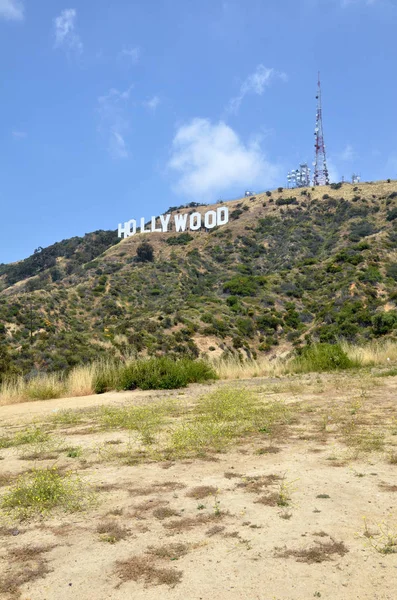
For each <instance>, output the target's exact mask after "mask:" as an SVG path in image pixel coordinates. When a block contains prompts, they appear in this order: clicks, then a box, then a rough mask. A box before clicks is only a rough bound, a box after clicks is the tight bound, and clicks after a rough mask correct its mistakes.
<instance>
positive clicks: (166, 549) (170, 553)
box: [148, 543, 189, 560]
mask: <svg viewBox="0 0 397 600" xmlns="http://www.w3.org/2000/svg"><path fill="white" fill-rule="evenodd" d="M188 552H189V546H188V545H187V544H181V543H176V544H166V545H165V546H158V547H157V548H151V547H149V549H148V554H151V555H152V556H155V557H156V558H162V559H164V560H178V558H181V557H182V556H186V554H187V553H188Z"/></svg>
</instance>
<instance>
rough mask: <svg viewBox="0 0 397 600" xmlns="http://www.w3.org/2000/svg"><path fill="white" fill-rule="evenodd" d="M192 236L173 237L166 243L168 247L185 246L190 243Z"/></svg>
mask: <svg viewBox="0 0 397 600" xmlns="http://www.w3.org/2000/svg"><path fill="white" fill-rule="evenodd" d="M192 239H193V236H192V235H190V233H181V235H173V236H171V237H169V238H168V239H167V240H166V242H167V244H169V245H170V246H186V244H188V243H189V242H191V241H192Z"/></svg>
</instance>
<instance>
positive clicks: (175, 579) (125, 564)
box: [116, 556, 182, 587]
mask: <svg viewBox="0 0 397 600" xmlns="http://www.w3.org/2000/svg"><path fill="white" fill-rule="evenodd" d="M116 574H117V575H118V577H119V578H120V579H121V582H122V583H125V582H126V581H136V582H138V581H143V582H144V584H145V585H147V586H154V585H168V586H169V587H175V586H176V585H177V584H178V583H180V582H181V580H182V571H177V570H176V569H165V568H159V567H156V566H154V565H153V557H152V556H132V557H131V558H129V559H127V560H122V561H118V562H117V563H116ZM120 585H121V584H120Z"/></svg>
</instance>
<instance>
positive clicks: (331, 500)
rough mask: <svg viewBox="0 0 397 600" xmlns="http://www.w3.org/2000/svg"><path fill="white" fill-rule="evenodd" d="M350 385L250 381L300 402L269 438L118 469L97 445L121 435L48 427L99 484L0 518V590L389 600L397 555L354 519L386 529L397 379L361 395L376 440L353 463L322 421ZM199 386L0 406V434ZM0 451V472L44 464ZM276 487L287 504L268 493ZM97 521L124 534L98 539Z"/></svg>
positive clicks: (64, 598) (396, 469) (390, 518)
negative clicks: (49, 506)
mask: <svg viewBox="0 0 397 600" xmlns="http://www.w3.org/2000/svg"><path fill="white" fill-rule="evenodd" d="M348 382H349V380H348V379H346V380H345V381H344V382H342V383H341V382H340V381H338V382H337V384H336V385H333V380H332V378H331V377H327V378H325V379H323V380H322V381H321V382H318V383H317V388H318V389H316V388H315V387H313V386H311V388H310V389H307V390H306V389H302V390H299V386H298V384H297V383H296V382H294V384H293V385H291V386H290V387H288V382H286V380H284V381H283V382H281V384H280V385H279V387H278V388H277V387H275V386H273V388H271V385H273V384H270V383H269V384H268V389H266V382H265V381H264V380H252V381H250V382H249V384H250V386H251V387H252V388H253V389H257V390H258V392H259V393H260V394H263V393H264V390H265V393H266V394H268V395H269V396H271V397H272V398H273V399H274V398H275V397H276V398H279V399H280V400H284V401H288V402H291V403H295V404H296V405H298V406H299V420H298V421H297V422H296V423H294V424H293V425H291V426H290V427H289V428H288V430H287V429H281V430H279V431H278V432H277V434H276V435H275V436H273V437H271V438H269V437H268V436H266V435H265V434H263V435H262V437H261V436H258V437H255V438H249V439H246V440H242V441H241V442H240V443H239V444H237V445H235V446H234V447H233V448H231V449H230V450H229V451H228V452H226V453H222V454H216V455H209V456H207V457H206V458H205V459H192V460H186V459H185V460H174V461H163V462H154V461H151V462H144V463H141V464H136V465H131V466H128V465H125V464H122V463H120V462H117V461H114V460H110V459H109V458H108V459H106V458H104V457H103V456H102V455H101V454H100V453H98V452H97V449H98V447H99V446H101V445H102V447H103V445H104V444H106V442H112V443H111V444H110V446H113V444H114V442H119V441H120V442H121V443H125V442H126V439H127V437H128V436H127V434H126V432H125V431H123V430H113V431H110V430H109V431H106V432H103V431H102V432H98V431H94V432H92V433H90V431H88V432H87V430H86V429H84V428H82V427H81V426H75V427H67V428H66V427H65V428H64V429H61V430H59V429H58V430H57V435H62V437H63V439H64V440H67V443H68V444H71V445H73V446H81V447H82V448H83V451H84V452H83V458H81V457H80V458H68V457H66V456H65V455H64V454H61V455H59V456H57V457H56V459H55V462H56V464H57V465H58V466H61V467H64V466H67V467H68V468H73V469H76V470H77V471H79V472H80V473H81V474H82V477H83V479H84V481H85V483H86V484H87V486H90V487H91V488H95V489H96V490H97V505H96V506H95V507H93V508H91V509H89V510H88V512H84V513H71V514H66V513H58V514H56V513H55V514H52V515H50V516H42V517H38V518H34V519H30V520H28V521H23V522H11V521H10V520H7V519H5V517H3V520H2V522H0V538H1V542H2V543H1V548H0V582H1V580H3V581H5V580H7V581H12V580H14V581H15V582H16V583H17V584H18V582H22V583H21V584H20V585H16V588H15V589H11V586H10V589H9V590H3V592H2V595H1V598H2V599H3V598H4V600H6V599H7V600H8V599H11V600H14V598H15V599H16V598H20V599H22V600H69V599H72V598H73V599H76V598H77V599H78V600H105V599H106V600H107V599H109V600H110V599H111V600H127V599H130V598H136V599H142V600H154V599H157V598H162V599H163V598H164V599H165V600H182V599H183V600H186V599H187V598H188V599H192V600H201V599H202V600H207V599H208V598H212V599H213V600H218V599H219V600H221V599H222V600H223V599H230V600H237V599H238V600H240V599H242V598H248V599H250V600H251V599H252V600H309V599H310V598H320V597H321V598H325V599H329V600H331V599H332V600H353V599H357V600H395V599H396V598H397V592H396V590H397V554H395V553H394V554H393V553H391V554H383V553H380V552H378V551H377V550H376V549H375V548H374V547H373V544H372V543H371V539H370V538H368V537H366V536H365V535H364V532H365V527H364V517H365V518H366V519H367V524H368V525H367V526H368V530H369V532H370V533H373V534H374V535H375V534H376V536H375V537H374V538H373V539H374V540H376V542H377V543H378V544H381V542H382V540H383V538H382V535H381V534H380V530H379V524H380V523H382V522H383V523H384V525H383V526H382V528H383V531H384V532H386V533H387V534H388V535H390V536H392V535H395V536H397V509H396V505H397V485H396V484H397V465H396V464H392V463H391V462H390V461H389V460H388V456H389V455H390V452H391V451H395V450H396V449H397V427H396V423H397V420H396V417H397V402H396V400H397V394H396V391H397V378H387V379H386V378H385V379H382V380H380V381H379V383H378V385H377V386H376V387H373V388H372V389H370V391H369V392H368V393H367V394H366V397H365V400H362V398H361V400H360V402H362V403H363V404H365V413H364V412H363V416H362V420H363V422H364V421H365V422H366V423H368V422H370V421H371V419H373V420H376V426H377V427H380V429H381V430H382V431H384V432H385V434H386V441H387V444H386V446H385V447H384V448H383V449H382V450H380V451H378V452H365V453H363V454H361V455H360V456H358V457H355V458H353V457H352V455H351V454H349V451H348V449H347V448H346V447H345V446H344V445H343V444H342V443H341V440H340V438H339V437H338V435H337V434H336V432H335V431H334V429H333V427H332V425H331V426H330V427H329V430H328V431H327V430H326V429H325V430H322V428H321V423H322V419H323V413H321V411H322V407H323V406H325V405H327V404H329V403H331V404H330V406H331V405H332V407H333V409H332V410H334V407H335V402H338V400H341V399H342V398H343V401H345V400H346V399H348V400H349V402H355V401H356V399H357V398H358V397H359V396H360V394H361V397H362V396H363V394H362V388H360V383H359V382H357V381H352V382H351V385H348ZM228 385H230V383H229V384H228ZM237 385H238V386H245V385H247V382H239V383H238V384H237V383H236V386H237ZM283 386H284V387H283ZM294 386H295V388H294ZM297 386H298V387H297ZM302 387H303V388H304V385H302ZM208 389H209V388H208ZM212 389H213V388H212ZM360 389H361V391H360ZM297 390H298V391H297ZM206 391H207V387H206V386H203V387H199V386H196V387H194V388H192V389H191V390H188V391H186V392H184V393H183V394H181V395H178V392H176V393H172V394H170V393H169V392H166V393H160V394H159V393H157V392H156V393H153V392H147V393H134V394H107V395H104V396H99V397H98V396H96V397H90V398H78V399H66V400H65V399H63V400H62V401H49V402H38V403H30V404H24V405H22V404H21V405H15V406H8V407H1V408H0V419H1V422H2V423H3V424H4V425H3V430H2V431H0V436H1V435H8V434H9V433H10V432H11V433H12V432H15V430H16V427H17V425H18V424H21V423H22V421H23V422H25V421H26V420H27V419H30V420H34V421H35V422H36V423H37V422H39V421H43V422H45V421H46V419H47V418H48V417H49V416H51V414H53V411H56V410H57V409H59V408H60V407H62V408H65V407H67V408H70V409H72V408H77V407H78V408H91V407H93V406H97V405H101V404H114V405H115V404H121V403H124V402H133V403H140V402H141V403H144V402H150V401H151V400H153V399H156V400H158V399H159V398H164V397H168V396H170V395H171V396H172V397H174V398H177V399H178V398H180V399H183V400H184V401H186V399H188V400H194V398H195V397H196V396H197V395H198V394H200V393H205V392H206ZM349 406H350V405H349ZM352 406H353V404H352ZM352 410H354V409H352ZM362 410H363V411H364V409H362ZM329 414H334V413H333V412H332V411H331V409H330V411H329ZM394 431H395V433H394ZM119 445H121V444H114V446H113V447H117V446H119ZM0 456H1V458H3V459H4V460H2V461H1V462H0V476H1V473H3V475H4V474H6V473H7V474H8V475H10V477H11V476H13V475H15V474H17V473H21V472H23V471H25V470H26V469H27V468H31V467H37V466H39V467H43V466H46V465H52V464H54V460H40V461H38V460H37V459H36V460H26V457H25V459H23V457H22V455H21V453H20V449H16V448H8V449H4V450H0ZM4 489H7V487H5V488H3V490H4ZM282 491H284V492H285V495H286V496H287V501H286V503H285V504H286V505H285V506H281V505H279V504H280V503H277V502H276V501H274V500H275V499H278V500H279V499H280V492H282ZM0 494H1V488H0ZM101 526H102V528H101ZM98 527H99V529H100V531H98ZM107 529H108V530H109V532H111V531H116V534H117V532H119V537H121V538H122V539H120V540H119V541H117V542H116V543H110V541H106V531H107ZM116 537H117V535H116ZM111 541H114V540H111ZM383 541H384V540H383ZM32 548H33V550H32ZM29 549H30V550H29ZM123 561H124V562H123ZM134 579H136V581H135V580H134ZM24 581H25V583H23V582H24Z"/></svg>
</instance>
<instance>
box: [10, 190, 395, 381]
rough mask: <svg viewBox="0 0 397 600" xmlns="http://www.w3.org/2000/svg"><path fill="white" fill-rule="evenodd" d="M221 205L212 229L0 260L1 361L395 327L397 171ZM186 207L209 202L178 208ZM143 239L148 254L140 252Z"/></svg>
mask: <svg viewBox="0 0 397 600" xmlns="http://www.w3.org/2000/svg"><path fill="white" fill-rule="evenodd" d="M225 204H226V203H225ZM227 205H228V206H229V209H230V217H231V218H230V222H229V223H228V224H227V225H225V226H223V227H219V228H215V229H213V230H211V231H210V232H205V231H198V232H189V235H186V234H184V235H180V234H176V233H175V232H169V233H152V234H150V235H147V234H137V235H135V236H133V237H130V238H128V239H125V240H122V241H121V242H119V240H118V239H117V234H116V233H115V232H113V231H108V232H95V233H94V234H89V235H87V236H85V238H72V239H71V240H68V241H64V242H61V243H59V244H55V245H53V246H51V247H49V248H47V249H44V250H40V251H38V252H36V253H35V254H34V255H33V256H32V257H30V258H28V259H26V260H25V261H21V262H19V263H15V264H13V265H0V344H1V346H0V370H1V368H3V370H4V369H5V368H6V367H5V365H7V364H9V363H10V358H12V359H13V360H12V364H13V366H14V368H17V369H19V370H22V371H24V372H29V371H31V370H32V369H46V370H57V369H60V368H67V367H69V366H72V365H74V364H78V363H80V362H85V361H90V360H92V359H94V358H98V356H109V355H112V354H114V353H116V354H127V353H129V354H131V353H132V354H133V353H149V354H155V353H173V354H175V355H181V354H184V353H189V354H191V355H195V356H197V355H199V354H202V353H208V354H212V355H215V356H219V355H221V354H222V353H223V352H236V351H239V352H241V353H242V354H244V355H248V356H250V355H254V356H255V355H256V354H258V353H271V354H277V353H282V352H285V351H287V350H290V349H291V348H293V347H294V346H297V345H300V344H303V343H305V342H306V341H307V340H309V339H312V340H321V341H334V340H335V339H337V338H339V337H343V338H347V339H348V340H351V341H353V340H363V339H371V338H374V337H379V336H383V335H389V336H393V335H396V334H397V310H396V301H397V289H396V281H397V252H396V245H397V181H391V182H376V183H365V184H359V185H357V186H354V187H353V186H352V185H350V184H343V185H341V184H337V185H332V186H327V187H321V188H315V189H314V188H307V189H302V190H301V189H297V190H282V189H281V188H279V190H278V191H272V192H267V193H265V194H260V195H257V196H255V197H253V198H243V199H241V200H236V201H233V202H228V203H227ZM211 208H212V207H211ZM193 210H194V211H196V210H198V211H200V212H202V213H204V212H205V210H206V207H199V208H194V209H193V208H185V209H183V208H182V209H180V212H182V213H183V212H193ZM136 216H140V215H136ZM143 241H147V242H149V243H150V244H151V245H152V247H153V250H154V260H153V262H139V261H138V260H137V248H138V246H139V245H140V244H141V243H142V242H143ZM118 242H119V243H118ZM2 357H3V358H2ZM2 361H3V367H2V366H1V364H2Z"/></svg>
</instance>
